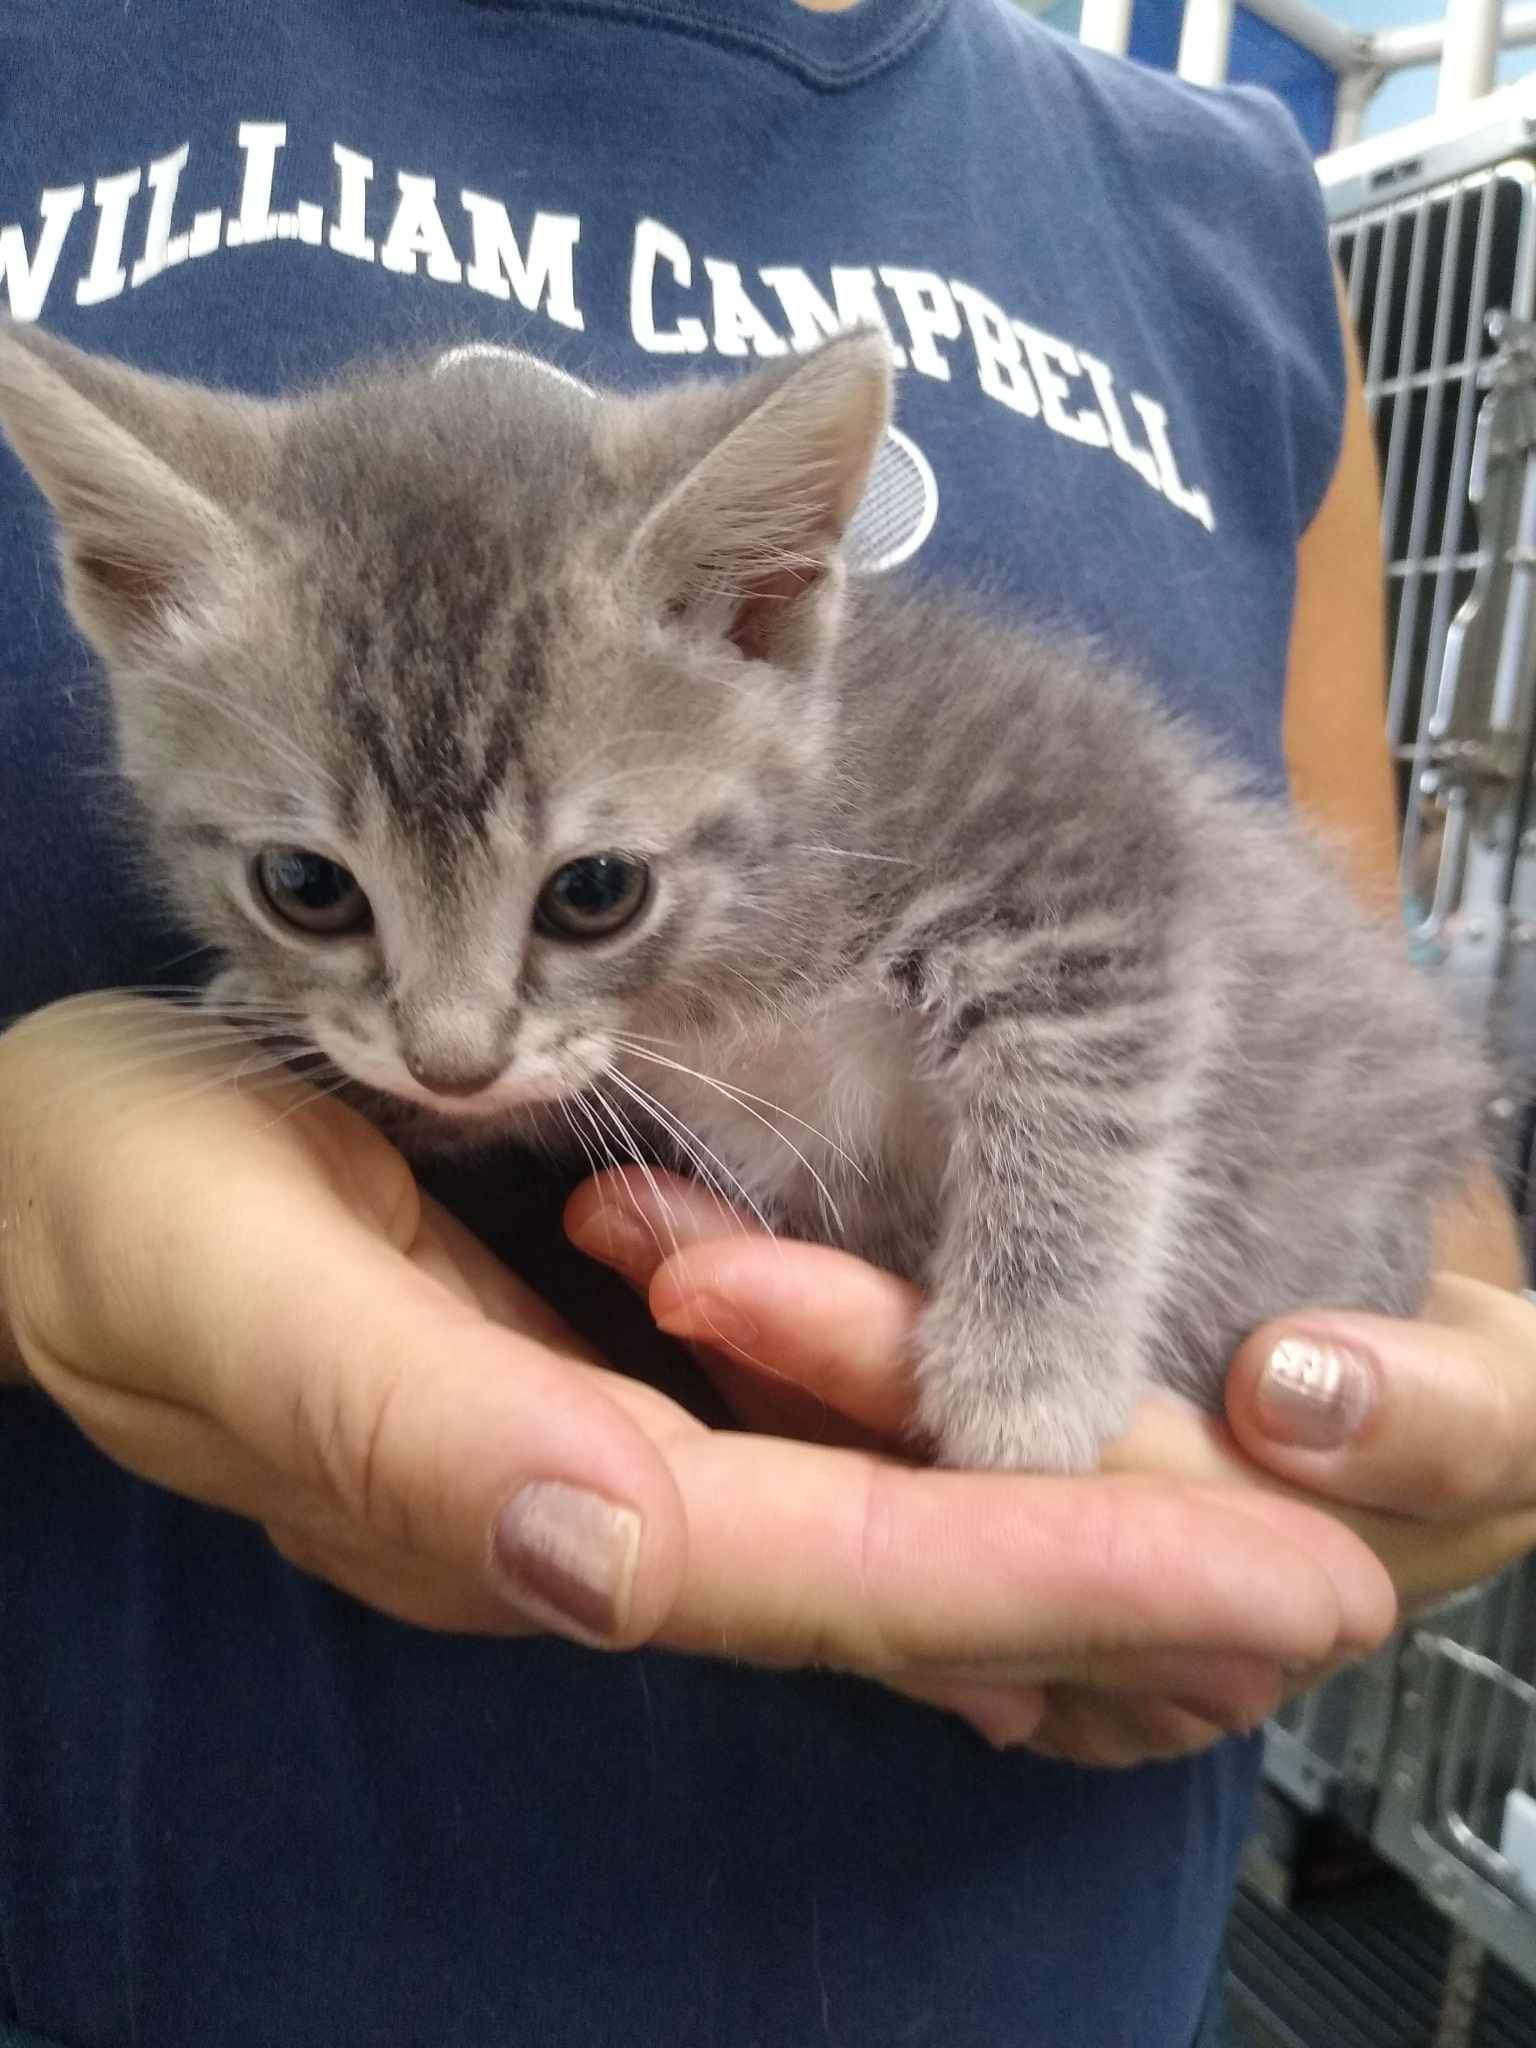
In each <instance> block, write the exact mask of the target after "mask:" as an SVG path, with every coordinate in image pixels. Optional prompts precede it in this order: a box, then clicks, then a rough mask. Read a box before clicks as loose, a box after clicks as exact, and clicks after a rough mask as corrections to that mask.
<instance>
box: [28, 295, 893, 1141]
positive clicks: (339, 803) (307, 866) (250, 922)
mask: <svg viewBox="0 0 1536 2048" xmlns="http://www.w3.org/2000/svg"><path fill="white" fill-rule="evenodd" d="M8 372H9V379H8V377H7V373H8ZM18 391H19V396H18ZM884 406H885V372H884V364H883V358H882V356H881V354H880V345H879V344H878V343H871V342H869V341H867V340H866V339H864V338H857V339H854V340H852V341H848V342H843V343H838V344H834V345H833V346H832V347H831V348H830V349H828V350H825V351H823V352H821V353H820V354H819V355H818V356H816V357H815V358H813V359H811V360H810V361H809V362H807V363H806V364H804V365H801V366H798V367H796V368H794V369H793V370H792V372H791V373H790V374H789V375H788V376H787V377H786V376H784V375H783V374H782V373H779V374H771V375H770V376H769V377H768V378H766V379H761V380H754V381H752V382H749V383H746V384H741V385H736V386H733V387H722V386H714V387H694V388H692V389H691V390H681V391H675V392H673V393H671V394H669V395H668V396H666V397H665V398H662V399H659V400H651V401H645V402H637V401H631V402H626V403H620V402H618V401H613V400H606V399H598V398H596V397H594V396H592V395H591V394H588V393H585V392H582V391H581V390H579V389H578V388H574V387H571V386H569V385H565V384H562V383H560V382H558V381H557V380H555V379H553V378H552V377H550V376H549V375H548V373H546V372H543V371H540V370H537V369H535V368H532V367H529V366H527V365H518V364H515V363H512V364H508V363H496V364H494V365H478V364H477V365H476V366H475V367H474V368H473V369H472V370H471V369H468V368H465V369H462V370H459V369H455V370H454V371H452V372H451V373H448V374H444V375H440V376H434V375H433V374H432V373H431V372H430V371H429V370H416V371H413V372H409V373H391V374H389V375H386V376H383V377H376V378H373V379H371V380H367V381H363V382H359V383H356V384H354V385H351V386H348V387H345V388H342V389H340V390H337V391H332V392H328V393H322V394H319V395H318V396H316V397H314V398H312V399H308V400H305V401H302V402H301V403H300V404H299V405H297V406H294V407H263V408H255V407H250V406H239V405H236V404H235V403H233V402H231V401H227V400H220V399H214V398H213V397H212V396H211V395H209V394H205V393H201V392H196V391H193V390H192V389H191V388H190V387H173V386H167V385H165V384H163V383H161V382H159V381H158V380H147V379H139V378H133V377H131V376H129V375H128V374H127V373H124V372H122V371H120V370H118V369H117V368H116V367H115V366H105V365H101V364H98V363H96V362H94V361H93V360H92V359H89V358H83V357H80V356H78V355H76V354H74V353H73V352H68V351H63V350H61V349H60V348H59V345H58V344H56V343H47V342H43V341H42V339H41V338H40V337H36V336H31V337H29V338H28V340H27V341H26V343H25V344H23V343H22V342H21V341H20V339H19V337H18V336H17V335H16V334H15V333H13V334H12V335H10V336H4V335H0V421H3V423H4V424H6V425H7V426H8V427H9V429H10V431H11V433H12V436H13V438H14V439H15V440H16V442H17V444H18V446H19V447H20V449H21V451H22V453H23V456H24V458H25V459H27V460H28V461H29V463H30V464H31V466H32V467H33V470H34V473H35V474H37V476H38V479H39V481H40V482H41V483H42V484H43V486H44V488H45V489H47V490H48V492H49V495H50V496H51V497H52V498H53V500H54V503H55V505H56V507H57V509H58V510H59V513H60V518H61V526H62V535H63V553H64V559H65V566H66V577H67V585H68V588H69V593H70V597H71V601H72V605H73V608H74V611H75V615H76V617H77V619H78V620H79V622H80V624H81V625H82V627H83V628H84V630H85V631H86V632H87V633H88V634H89V636H90V637H91V638H92V639H93V641H94V642H95V643H96V645H97V646H98V647H99V648H100V649H101V651H102V652H103V654H104V655H105V656H106V659H107V662H108V667H109V672H110V674H111V677H112V681H113V686H114V698H115V702H116V706H117V714H118V727H119V735H120V743H121V753H122V759H123V764H124V768H125V770H126V773H127V775H128V777H129V779H130V781H131V782H132V784H133V786H134V788H135V790H136V792H137V794H138V796H139V798H140V800H141V803H142V807H143V809H144V812H145V814H146V817H147V819H148V822H149V826H150V833H151V838H152V844H153V849H154V854H155V859H156V865H157V869H158V872H159V873H160V875H161V877H162V879H163V880H164V882H165V883H166V885H167V886H168V887H169V889H170V890H171V892H172V894H173V896H174V898H175V900H176V902H177V904H178V906H179V907H180V909H181V911H182V913H183V914H184V915H185V916H186V917H187V918H189V919H190V921H191V923H192V924H193V926H194V927H195V929H196V930H197V931H198V932H199V933H200V934H201V935H203V936H204V937H205V938H207V939H208V940H209V941H210V942H211V943H212V944H214V945H216V946H217V947H218V948H219V949H220V950H221V951H222V952H223V954H224V956H225V958H226V961H227V965H226V967H225V969H224V972H223V973H222V974H221V976H220V978H219V981H218V982H217V984H216V986H215V994H216V995H217V996H218V997H219V998H220V999H222V1000H224V1001H226V1002H227V1003H228V1004H230V1005H231V1007H232V1010H238V1012H239V1013H240V1014H242V1015H244V1016H246V1017H248V1018H249V1019H250V1021H251V1022H252V1023H253V1024H258V1025H259V1024H262V1023H267V1024H268V1025H270V1028H272V1029H273V1030H275V1031H281V1032H283V1033H285V1034H288V1033H291V1034H292V1035H293V1036H295V1037H298V1038H300V1039H301V1040H302V1041H303V1042H304V1043H305V1044H306V1045H312V1046H313V1047H315V1048H317V1049H318V1051H319V1052H321V1053H323V1054H325V1055H326V1056H327V1057H328V1059H329V1061H330V1062H332V1063H333V1064H334V1065H335V1066H336V1067H337V1068H339V1069H340V1070H341V1071H342V1072H343V1073H345V1074H346V1075H348V1076H349V1077H351V1078H352V1079H354V1080H355V1081H358V1082H361V1083H363V1084H364V1085H365V1086H367V1087H368V1088H370V1089H373V1090H376V1091H379V1092H380V1093H381V1094H383V1095H385V1096H387V1097H389V1098H392V1099H393V1101H394V1102H396V1103H397V1104H401V1105H410V1106H411V1107H412V1108H413V1109H414V1111H415V1112H416V1117H415V1119H414V1120H415V1121H416V1122H417V1124H418V1127H419V1126H420V1124H421V1123H422V1122H426V1123H427V1124H429V1125H436V1126H438V1127H439V1128H440V1129H441V1130H443V1131H446V1132H454V1131H457V1132H460V1133H467V1134H472V1135H475V1136H485V1135H490V1134H492V1133H494V1132H495V1131H496V1130H498V1129H500V1128H501V1127H503V1126H505V1125H509V1124H513V1123H516V1122H519V1121H522V1120H523V1119H524V1118H525V1116H526V1114H527V1111H528V1108H529V1105H531V1104H540V1103H549V1102H553V1101H558V1100H559V1099H560V1098H562V1097H566V1096H570V1095H572V1094H574V1093H577V1092H579V1091H581V1090H582V1089H584V1088H586V1087H587V1086H588V1084H590V1083H591V1082H592V1081H593V1080H595V1079H597V1078H599V1077H601V1076H603V1075H605V1074H607V1073H609V1072H611V1071H613V1070H614V1068H615V1067H616V1066H617V1065H618V1064H620V1063H621V1062H622V1060H623V1058H624V1048H625V1042H626V1040H633V1041H636V1042H644V1043H646V1044H647V1045H648V1046H655V1045H656V1043H657V1042H658V1041H667V1042H670V1043H671V1044H673V1045H676V1044H678V1043H679V1042H683V1041H686V1040H687V1039H688V1038H689V1037H690V1035H692V1034H695V1033H697V1032H698V1031H699V1030H700V1029H701V1028H703V1029H708V1028H709V1027H710V1026H711V1025H716V1026H718V1025H719V1024H720V1023H722V1022H723V1021H725V1020H727V1019H729V1018H731V1017H733V1016H734V1017H740V1016H742V1015H743V1014H745V1015H747V1016H751V1015H752V1014H753V1013H754V1012H758V1013H765V1012H767V1011H768V1010H770V1009H771V1008H772V1006H773V1005H774V1004H775V1002H776V1001H778V1000H779V999H780V998H781V997H782V995H783V993H784V991H785V990H786V988H787V987H788V986H789V984H790V983H791V982H792V981H793V980H794V979H795V978H796V977H797V976H798V975H800V974H801V973H803V971H804V969H805V967H806V964H807V959H808V956H809V955H810V954H811V953H812V952H813V951H814V949H815V947H816V946H817V944H818V943H819V942H820V940H821V938H822V936H823V934H824V932H825V919H824V917H823V916H821V915H819V914H818V909H817V905H816V901H815V893H816V891H815V883H814V880H813V877H814V876H815V875H816V874H817V873H818V872H820V870H821V868H823V867H824V865H825V864H824V863H822V864H818V863H816V862H815V861H814V860H809V861H808V860H805V859H797V855H796V849H797V847H803V846H808V845H810V844H811V843H813V842H815V841H816V840H817V839H818V838H823V839H824V838H825V836H826V830H825V805H826V801H827V794H828V792H827V778H826V756H827V744H826V740H827V724H828V719H829V717H830V715H831V707H830V706H829V703H828V701H827V678H826V665H827V656H828V652H829V649H830V645H831V641H832V637H833V635H834V634H835V630H836V615H837V605H838V593H839V582H840V576H839V570H838V564H837V560H836V554H835V549H836V542H837V539H838V536H839V534H840V532H841V529H842V526H843V524H844V523H845V522H846V520H847V518H848V516H849V515H850V514H851V512H852V510H853V507H854V505H855V504H856V503H857V499H858V495H859V490H860V488H861V487H862V482H863V477H864V473H865V469H866V467H867V463H868V461H869V459H870V455H871V454H872V452H873V448H874V446H875V445H876V443H877V441H878V437H879V433H880V431H881V429H882V427H883V423H884ZM130 437H131V438H130ZM116 476H121V478H122V495H121V502H116V503H110V504H108V505H106V507H105V510H104V509H103V504H102V500H103V496H104V492H103V482H102V480H103V477H105V478H107V479H108V482H109V483H110V481H111V479H113V478H114V477H116ZM104 528H105V530H104ZM818 821H821V823H820V824H818ZM659 1049H660V1050H661V1051H662V1052H663V1053H664V1054H665V1053H666V1051H667V1045H666V1044H665V1043H663V1044H661V1045H660V1048H659Z"/></svg>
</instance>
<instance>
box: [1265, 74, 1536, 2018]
mask: <svg viewBox="0 0 1536 2048" xmlns="http://www.w3.org/2000/svg"><path fill="white" fill-rule="evenodd" d="M1530 105H1531V116H1532V118H1525V117H1522V118H1521V119H1519V120H1517V121H1512V119H1511V116H1510V113H1509V110H1508V107H1507V105H1506V107H1505V108H1504V111H1503V113H1502V114H1501V117H1500V120H1499V123H1498V125H1497V128H1496V129H1490V131H1489V134H1488V137H1487V141H1488V148H1487V151H1486V153H1485V154H1484V155H1483V156H1482V158H1481V160H1479V154H1478V151H1477V148H1476V146H1475V142H1476V138H1475V137H1472V136H1469V135H1468V133H1467V132H1466V130H1465V128H1464V127H1462V128H1460V129H1458V131H1457V132H1456V134H1455V136H1454V138H1449V139H1448V140H1447V141H1446V143H1445V146H1444V147H1443V148H1441V149H1438V150H1437V149H1436V148H1435V147H1434V146H1433V144H1431V146H1428V147H1425V146H1422V137H1420V138H1418V142H1419V146H1417V147H1415V149H1414V151H1413V153H1412V154H1411V155H1409V156H1406V157H1394V156H1393V154H1392V144H1391V141H1390V138H1389V139H1387V140H1386V141H1384V142H1383V143H1382V144H1380V145H1377V146H1375V149H1374V152H1371V151H1363V150H1360V149H1357V150H1352V151H1349V152H1346V153H1344V154H1343V155H1342V156H1340V157H1338V158H1336V159H1334V160H1333V163H1332V164H1331V165H1330V164H1329V163H1328V162H1327V161H1326V160H1325V163H1324V164H1323V165H1322V166H1320V172H1321V175H1322V178H1323V184H1324V189H1325V192H1326V193H1327V195H1328V199H1329V210H1330V215H1331V219H1332V238H1333V245H1334V250H1335V254H1336V257H1337V260H1338V263H1339V266H1340V269H1341V272H1342V274H1343V277H1344V280H1345V285H1346V289H1347V293H1348V302H1349V309H1350V313H1351V315H1352V317H1353V320H1354V323H1355V326H1356V331H1357V334H1358V337H1359V341H1360V347H1361V355H1362V362H1363V368H1364V375H1365V387H1366V399H1367V403H1368V405H1369V408H1370V414H1371V420H1372V424H1373V427H1374V430H1375V435H1376V445H1377V451H1378V455H1379V458H1380V464H1381V475H1382V494H1383V503H1382V533H1383V541H1384V546H1385V552H1386V558H1387V587H1388V625H1389V635H1390V638H1389V647H1390V669H1389V684H1388V707H1387V710H1388V732H1389V738H1390V741H1391V745H1392V751H1393V756H1394V759H1395V761H1396V762H1397V765H1398V772H1399V795H1400V799H1401V804H1402V821H1403V851H1402V863H1403V865H1402V879H1403V888H1404V900H1405V905H1406V911H1407V917H1408V923H1409V930H1410V933H1411V937H1412V941H1413V943H1414V945H1415V947H1416V950H1417V951H1418V953H1419V955H1420V957H1421V959H1422V960H1423V962H1424V964H1425V965H1426V966H1427V967H1429V968H1431V969H1433V970H1435V971H1437V972H1438V973H1439V974H1441V975H1442V976H1444V977H1445V978H1446V980H1447V981H1448V983H1449V985H1450V986H1451V988H1452V990H1453V991H1454V993H1455V996H1456V999H1457V1001H1458V1004H1459V1006H1460V1007H1461V1008H1462V1009H1463V1011H1464V1012H1465V1013H1466V1014H1467V1015H1468V1017H1469V1018H1470V1019H1471V1020H1473V1021H1475V1023H1476V1025H1477V1027H1478V1028H1479V1029H1480V1030H1481V1031H1482V1032H1483V1033H1484V1035H1485V1037H1486V1038H1487V1039H1488V1041H1489V1043H1490V1045H1491V1046H1492V1048H1493V1050H1494V1053H1495V1056H1496V1058H1498V1059H1499V1061H1500V1062H1501V1065H1502V1067H1503V1070H1504V1073H1505V1075H1506V1084H1505V1090H1504V1093H1503V1095H1502V1096H1501V1098H1500V1102H1499V1104H1498V1110H1499V1111H1500V1112H1501V1117H1502V1127H1503V1129H1504V1132H1505V1134H1506V1138H1507V1144H1506V1159H1505V1164H1506V1166H1507V1167H1508V1169H1509V1171H1510V1176H1511V1181H1512V1184H1513V1185H1514V1186H1516V1188H1517V1189H1518V1190H1519V1191H1520V1192H1521V1194H1522V1196H1523V1195H1524V1194H1525V1193H1526V1189H1527V1185H1528V1182H1529V1174H1528V1171H1527V1170H1526V1169H1527V1168H1528V1166H1529V1160H1528V1158H1527V1157H1525V1156H1523V1155H1524V1154H1526V1153H1528V1151H1529V1142H1530V1132H1531V1129H1532V1126H1533V1122H1536V1119H1533V1117H1532V1114H1531V1111H1530V1104H1531V1103H1532V1102H1533V1101H1536V829H1533V828H1536V805H1533V804H1532V802H1531V787H1532V779H1531V778H1532V757H1533V750H1536V324H1533V322H1536V99H1533V100H1532V101H1531V103H1530ZM1511 141H1516V142H1519V143H1521V144H1522V145H1523V146H1522V147H1521V148H1520V149H1519V150H1518V152H1511V150H1510V147H1509V145H1510V143H1511ZM1524 1206H1525V1211H1526V1218H1527V1226H1528V1228H1529V1226H1530V1223H1531V1220H1532V1205H1531V1204H1530V1203H1529V1202H1526V1203H1525V1204H1524ZM1266 1773H1267V1776H1268V1777H1269V1779H1270V1782H1271V1783H1272V1784H1273V1785H1275V1786H1276V1787H1277V1788H1278V1789H1279V1790H1280V1791H1282V1792H1284V1793H1286V1794H1287V1795H1288V1796H1289V1797H1290V1798H1291V1799H1292V1800H1293V1801H1295V1802H1296V1803H1297V1804H1299V1805H1301V1806H1302V1807H1303V1808H1305V1809H1307V1810H1309V1811H1312V1812H1321V1811H1333V1812H1336V1813H1339V1814H1341V1815H1342V1816H1343V1817H1344V1818H1345V1819H1346V1820H1349V1821H1351V1822H1353V1823H1354V1824H1355V1825H1356V1826H1357V1827H1358V1828H1359V1829H1360V1830H1361V1831H1362V1832H1368V1833H1369V1835H1370V1837H1371V1839H1372V1841H1373V1843H1374V1845H1375V1847H1376V1848H1377V1849H1378V1850H1379V1851H1380V1853H1381V1854H1382V1855H1384V1856H1385V1857H1386V1858H1387V1859H1388V1860H1389V1861H1390V1862H1392V1863H1394V1864H1395V1865H1396V1866H1397V1867H1398V1868H1399V1869H1400V1870H1402V1871H1403V1872H1404V1873H1406V1874H1407V1875H1408V1876H1409V1877H1411V1878H1413V1879H1414V1880H1415V1882H1416V1883H1417V1884H1418V1885H1419V1886H1420V1887H1421V1888H1422V1889H1423V1891H1424V1892H1425V1893H1426V1894H1427V1895H1428V1896H1429V1897H1430V1898H1431V1899H1432V1900H1433V1901H1434V1903H1435V1904H1436V1905H1438V1906H1439V1907H1440V1908H1441V1909H1442V1910H1443V1911H1444V1912H1445V1913H1446V1914H1447V1916H1448V1917H1449V1918H1450V1920H1451V1921H1452V1923H1453V1924H1454V1925H1455V1926H1456V1927H1457V1928H1459V1929H1462V1930H1464V1936H1463V1937H1462V1938H1463V1939H1464V1940H1467V1941H1468V1943H1469V1946H1468V1953H1469V1955H1471V1956H1472V1957H1473V1958H1474V1959H1475V1957H1476V1955H1477V1952H1478V1949H1477V1945H1478V1944H1481V1945H1483V1946H1485V1947H1486V1948H1487V1949H1488V1950H1489V1951H1491V1952H1492V1953H1493V1954H1495V1955H1497V1956H1498V1957H1499V1958H1501V1959H1502V1960H1503V1961H1504V1962H1505V1963H1506V1964H1508V1965H1509V1967H1510V1968H1511V1969H1513V1970H1514V1971H1516V1972H1517V1973H1518V1974H1520V1975H1522V1976H1523V1977H1525V1978H1526V1979H1527V1981H1529V1982H1530V1983H1532V1984H1536V1558H1528V1559H1526V1560H1525V1561H1524V1562H1523V1563H1522V1564H1520V1565H1517V1566H1515V1567H1514V1568H1513V1569H1512V1570H1511V1571H1509V1572H1507V1573H1505V1574H1504V1575H1503V1576H1502V1577H1501V1578H1500V1579H1499V1580H1497V1581H1495V1582H1494V1583H1493V1584H1492V1585H1491V1586H1488V1587H1482V1588H1478V1589H1476V1590H1474V1591H1473V1592H1471V1593H1469V1594H1466V1595H1463V1596H1462V1597H1461V1598H1460V1599H1458V1600H1457V1601H1455V1602H1453V1603H1451V1604H1450V1605H1448V1606H1447V1607H1445V1608H1442V1609H1440V1610H1438V1611H1437V1612H1436V1613H1435V1614H1434V1615H1432V1616H1430V1617H1428V1618H1427V1619H1426V1620H1425V1621H1424V1622H1422V1623H1421V1624H1420V1625H1419V1626H1417V1627H1415V1628H1412V1629H1409V1630H1405V1631H1404V1632H1403V1633H1402V1634H1400V1635H1399V1636H1398V1637H1397V1638H1396V1639H1395V1640H1394V1641H1393V1642H1392V1643H1391V1644H1389V1645H1388V1647H1387V1648H1386V1649H1385V1650H1384V1651H1382V1652H1381V1654H1380V1655H1379V1656H1377V1657H1375V1658H1373V1659H1371V1660H1370V1661H1369V1662H1368V1663H1366V1664H1365V1665H1362V1666H1360V1667H1358V1668H1357V1669H1354V1670H1351V1671H1348V1672H1345V1673H1342V1674H1340V1675H1339V1676H1338V1677H1336V1678H1334V1679H1333V1680H1331V1681H1330V1682H1329V1683H1328V1684H1327V1685H1325V1686H1323V1687H1321V1688H1319V1689H1318V1690H1317V1691H1316V1692H1314V1693H1313V1694H1311V1695H1310V1696H1309V1697H1308V1698H1306V1699H1304V1700H1301V1701H1299V1702H1297V1703H1295V1704H1294V1705H1293V1706H1291V1707H1290V1708H1288V1709H1287V1710H1286V1711H1285V1712H1284V1713H1282V1714H1281V1715H1280V1716H1279V1717H1278V1718H1277V1720H1276V1722H1275V1723H1274V1724H1273V1726H1272V1727H1271V1729H1270V1730H1269V1732H1268V1736H1267V1743H1266Z"/></svg>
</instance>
